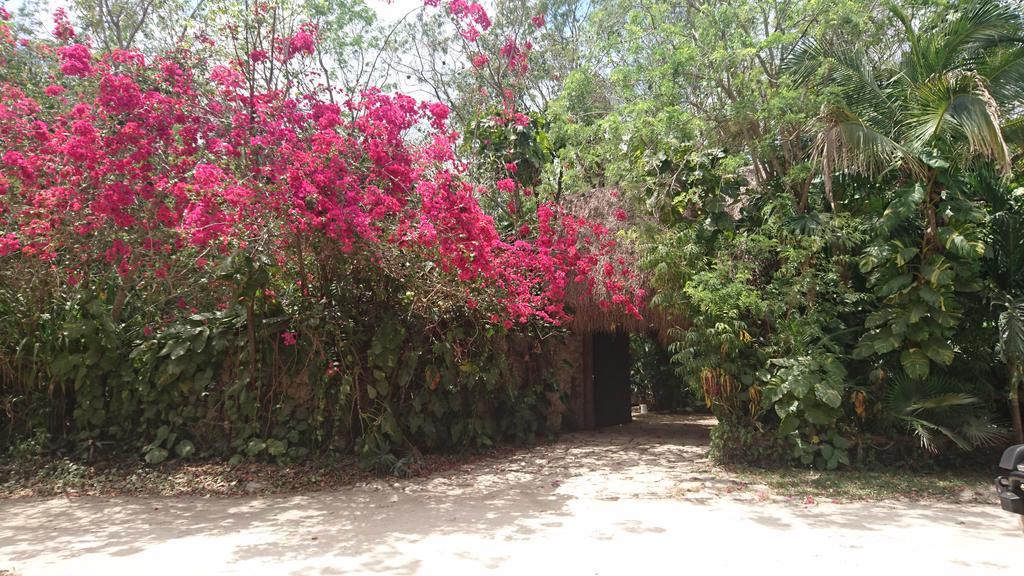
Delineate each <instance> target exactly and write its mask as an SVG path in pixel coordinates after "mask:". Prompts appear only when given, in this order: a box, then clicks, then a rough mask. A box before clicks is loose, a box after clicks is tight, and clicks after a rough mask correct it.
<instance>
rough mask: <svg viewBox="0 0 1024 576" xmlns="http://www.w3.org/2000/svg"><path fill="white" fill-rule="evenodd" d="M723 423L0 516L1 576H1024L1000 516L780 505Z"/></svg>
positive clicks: (659, 422) (943, 509)
mask: <svg viewBox="0 0 1024 576" xmlns="http://www.w3.org/2000/svg"><path fill="white" fill-rule="evenodd" d="M711 424H712V422H711V421H709V420H706V419H700V418H696V417H664V416H653V415H647V416H645V417H644V419H643V420H641V421H638V422H634V423H633V424H630V425H627V426H623V427H619V428H615V429H609V430H605V431H601V432H594V433H580V434H573V435H568V436H566V437H564V438H563V439H561V440H560V441H559V442H557V443H555V444H551V445H546V446H541V447H538V448H535V449H532V450H525V451H521V452H518V453H516V454H515V455H513V456H511V457H508V458H503V459H490V460H485V461H481V462H476V463H472V464H466V465H464V466H462V467H459V468H457V469H455V470H452V471H450V472H447V473H445V474H444V475H440V476H435V477H432V478H426V479H415V480H404V481H377V482H373V483H370V484H364V485H360V486H355V487H352V488H351V489H346V490H340V491H334V492H323V493H313V494H307V495H298V496H275V497H245V498H180V497H179V498H74V499H67V498H57V499H47V500H38V499H35V500H10V501H6V502H0V575H7V574H17V575H20V576H35V575H41V574H68V575H71V574H76V575H77V574H87V575H93V574H95V575H108V574H125V575H133V576H134V575H144V576H153V575H160V574H173V575H175V576H180V575H183V574H188V575H192V574H200V575H201V574H246V575H262V574H268V575H269V574H274V575H281V574H295V575H314V574H399V575H401V574H446V575H461V574H480V573H484V572H494V573H503V574H532V575H536V576H540V575H542V574H559V575H571V574H587V575H590V574H629V573H638V572H639V571H651V570H653V572H649V573H651V574H685V573H688V572H691V571H693V570H701V569H706V570H714V573H721V574H733V573H738V574H810V573H812V571H813V572H815V573H822V574H825V573H827V574H830V575H834V574H857V575H858V576H864V575H865V574H873V573H874V574H879V575H881V574H892V573H911V574H928V575H929V576H936V575H943V574H963V575H968V574H970V575H977V574H1021V570H1022V565H1021V564H1020V558H1021V555H1020V550H1021V549H1022V548H1021V546H1022V545H1024V536H1022V535H1021V533H1020V530H1019V528H1018V526H1017V524H1016V520H1015V519H1014V518H1013V517H1012V516H1011V515H1009V514H1006V513H1004V512H1003V511H1001V510H1000V509H999V508H998V506H997V505H995V504H992V505H984V504H967V505H955V504H929V503H926V502H916V503H907V502H882V503H878V502H876V503H846V504H843V503H833V502H827V501H826V502H814V503H813V504H812V503H805V502H804V501H794V500H788V499H785V498H781V497H775V496H771V495H770V494H768V493H767V491H766V489H764V488H763V487H759V486H756V485H747V484H745V483H744V482H743V479H742V478H733V477H728V476H727V475H723V474H722V473H721V472H719V471H716V469H715V468H714V467H713V466H712V465H711V463H710V462H709V461H708V460H707V447H706V443H707V432H708V428H709V427H710V425H711ZM5 571H6V572H5Z"/></svg>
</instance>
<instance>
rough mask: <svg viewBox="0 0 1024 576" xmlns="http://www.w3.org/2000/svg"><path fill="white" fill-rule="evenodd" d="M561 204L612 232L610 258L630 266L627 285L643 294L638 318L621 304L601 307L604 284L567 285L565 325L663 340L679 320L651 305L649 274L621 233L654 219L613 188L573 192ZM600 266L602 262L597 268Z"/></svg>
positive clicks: (580, 330)
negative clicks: (570, 316) (568, 316)
mask: <svg viewBox="0 0 1024 576" xmlns="http://www.w3.org/2000/svg"><path fill="white" fill-rule="evenodd" d="M562 205H563V206H564V207H565V208H566V210H568V212H569V213H570V214H572V215H573V216H577V217H580V218H585V219H586V220H587V221H588V222H593V223H596V224H601V225H603V226H604V227H605V228H607V229H608V230H609V231H611V233H612V235H613V236H614V237H615V239H616V245H615V248H614V249H613V251H612V253H611V255H610V259H611V260H614V261H615V262H613V263H614V264H616V266H617V265H618V260H619V259H620V258H621V259H622V260H623V261H624V262H625V263H626V265H627V266H629V267H630V268H632V270H633V271H634V272H635V274H636V275H635V277H634V278H633V279H632V280H631V281H630V282H629V284H628V288H629V289H631V290H632V291H633V292H634V293H636V292H639V291H640V290H643V291H644V294H645V295H644V298H643V303H644V305H643V307H642V308H641V311H640V312H641V316H642V318H637V317H635V316H634V315H632V314H629V313H627V312H626V311H625V310H624V309H623V308H622V307H621V306H617V305H611V306H602V305H601V304H600V303H601V302H603V301H604V302H607V301H609V300H610V298H608V295H607V294H606V293H605V289H604V287H603V286H600V285H598V286H597V287H595V288H594V290H593V291H588V290H587V287H586V286H585V285H583V284H581V283H576V284H574V285H573V286H572V287H570V289H569V293H568V295H567V300H568V303H569V306H570V308H571V310H572V314H573V320H572V322H571V323H569V325H568V327H569V328H570V329H572V330H574V331H577V332H606V331H612V330H615V329H619V328H621V329H623V330H625V331H627V332H633V333H648V334H652V333H653V334H657V335H658V337H659V338H661V339H663V340H664V339H665V338H666V336H667V333H668V330H669V329H670V328H673V327H676V326H680V325H681V323H680V322H679V321H677V320H676V319H673V318H671V317H670V316H669V315H668V314H666V313H665V312H664V311H663V310H660V309H658V308H654V307H652V306H651V305H650V303H651V297H652V296H653V292H654V291H653V290H652V289H651V286H650V274H649V273H647V272H646V271H644V270H641V267H640V252H639V250H638V249H637V246H636V244H635V243H634V241H633V240H632V239H630V238H628V237H626V235H625V234H624V233H623V231H625V230H626V229H628V228H631V227H635V226H640V225H644V224H654V221H653V220H652V219H650V218H644V217H643V216H642V215H640V214H639V212H638V211H637V210H636V209H634V207H632V206H631V205H630V202H629V201H628V200H627V199H626V198H625V197H624V196H623V195H622V194H619V193H618V191H616V190H615V189H612V188H596V189H593V190H590V191H589V192H586V193H583V194H574V195H572V196H570V197H569V198H566V199H563V201H562ZM603 266H604V262H603V261H602V262H601V263H600V264H599V265H598V268H599V269H600V268H601V267H603ZM599 284H600V283H599Z"/></svg>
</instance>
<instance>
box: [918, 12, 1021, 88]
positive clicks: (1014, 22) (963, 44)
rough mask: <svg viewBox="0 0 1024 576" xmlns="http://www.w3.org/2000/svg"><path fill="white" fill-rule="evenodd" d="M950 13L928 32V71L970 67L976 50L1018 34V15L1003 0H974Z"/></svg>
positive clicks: (1015, 39) (1011, 40) (1017, 37)
mask: <svg viewBox="0 0 1024 576" xmlns="http://www.w3.org/2000/svg"><path fill="white" fill-rule="evenodd" d="M954 14H955V16H954V17H953V18H951V19H948V20H945V21H944V22H943V24H942V25H940V26H938V27H937V28H936V29H934V30H932V31H931V33H930V34H928V40H929V42H928V44H929V48H930V50H929V52H930V53H929V54H928V56H927V58H926V60H927V61H929V63H930V64H931V65H932V66H933V67H934V69H933V70H931V71H930V72H932V73H935V72H939V71H944V70H955V69H973V68H974V67H975V66H976V65H977V64H978V62H977V56H978V54H979V53H981V52H983V51H985V50H987V49H990V48H992V47H993V46H999V45H1006V44H1008V43H1019V42H1020V40H1021V38H1022V34H1021V30H1022V29H1024V28H1022V21H1021V15H1020V13H1019V12H1018V11H1017V10H1014V9H1013V8H1012V7H1010V6H1009V5H1008V4H1006V3H1005V2H999V1H995V0H974V1H973V2H969V3H966V5H964V6H963V7H962V8H961V9H960V10H958V11H956V12H955V13H954Z"/></svg>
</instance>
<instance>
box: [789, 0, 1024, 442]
mask: <svg viewBox="0 0 1024 576" xmlns="http://www.w3.org/2000/svg"><path fill="white" fill-rule="evenodd" d="M888 9H889V12H890V13H891V14H892V16H893V17H894V18H895V20H896V21H897V22H898V23H899V26H898V27H897V31H896V38H895V39H894V40H895V41H894V46H896V47H897V51H898V52H899V56H898V57H897V58H894V59H882V61H881V62H878V61H874V62H873V61H872V59H871V58H869V56H868V55H867V53H866V52H865V51H864V49H862V48H861V47H859V46H856V45H851V44H849V43H846V42H842V41H827V40H826V41H820V40H808V41H806V42H804V43H802V44H801V45H800V46H798V48H797V49H796V50H795V51H794V55H793V56H792V57H791V58H790V59H789V61H788V62H787V64H786V69H787V70H788V71H789V72H790V73H791V74H793V75H794V76H795V78H796V79H797V81H798V82H800V83H802V84H804V85H807V84H810V83H816V84H818V86H819V87H821V88H823V89H827V90H829V91H831V92H832V93H833V94H835V95H836V98H835V103H834V104H832V105H829V106H826V107H825V108H824V109H823V110H822V114H821V116H820V121H821V126H822V129H821V131H820V134H819V136H818V138H817V143H816V146H815V152H814V157H815V159H816V160H817V163H818V165H819V168H820V170H821V173H822V176H823V180H824V189H825V195H826V197H827V198H828V200H829V202H832V179H833V176H834V175H836V174H849V173H860V174H867V175H872V176H882V175H883V174H884V175H885V176H886V177H887V180H888V181H889V182H893V183H894V184H895V185H896V186H898V187H902V188H904V189H912V190H913V193H912V194H906V195H905V198H904V200H903V201H902V203H898V202H894V203H893V205H892V206H891V207H890V210H893V208H895V209H896V211H897V212H900V211H902V212H904V213H913V212H915V211H919V213H920V214H921V217H922V218H921V225H920V230H921V232H920V238H919V239H918V240H917V241H915V242H913V243H912V244H905V243H904V241H903V239H901V240H899V241H895V242H892V243H891V244H892V245H895V246H896V247H897V248H899V249H901V250H902V249H903V247H905V249H906V250H907V252H906V254H909V255H910V256H908V257H907V258H914V257H916V268H913V269H911V268H908V264H907V262H906V260H907V258H904V257H903V256H902V255H901V256H900V257H899V258H900V261H899V262H895V263H890V264H893V265H891V266H889V268H888V270H887V271H885V272H881V273H877V274H876V278H881V279H882V281H883V282H884V281H885V280H887V279H892V278H894V277H896V282H897V284H894V286H895V287H896V289H898V290H899V291H900V292H899V295H894V296H891V297H890V296H889V294H891V292H890V293H887V294H884V295H885V296H886V297H887V303H886V306H889V308H890V311H892V312H893V314H892V315H890V316H889V318H890V319H893V318H896V317H897V315H898V314H899V313H900V312H901V311H903V310H908V309H912V308H913V309H915V310H918V311H920V310H929V312H927V313H924V314H922V313H920V312H915V315H916V318H918V319H921V317H922V316H923V317H924V318H923V319H921V321H922V322H926V323H927V322H931V320H929V319H928V317H929V316H934V317H935V318H938V317H941V316H946V317H947V318H948V310H946V308H945V306H944V305H942V304H941V298H940V297H939V296H937V295H936V292H935V290H936V289H940V288H944V289H946V290H947V291H948V290H953V288H952V287H951V286H950V285H949V284H950V283H949V282H946V284H947V285H946V286H944V287H943V286H939V285H938V284H937V283H936V280H935V278H936V276H932V277H929V275H928V274H927V273H926V271H937V270H941V269H942V268H943V267H948V266H949V265H950V262H951V261H953V260H955V259H956V258H957V257H960V256H964V255H970V253H971V251H972V250H973V251H974V255H975V256H976V255H977V254H978V253H979V252H980V248H981V247H982V245H981V244H980V243H976V244H974V245H973V246H971V245H969V244H970V243H969V242H968V241H967V240H966V239H965V238H964V237H963V236H962V235H960V234H959V233H956V234H951V233H950V230H951V228H948V227H947V226H950V221H951V219H955V218H957V216H958V215H957V214H956V213H955V210H957V209H958V208H956V207H954V206H953V204H952V203H947V204H948V206H949V208H948V209H946V210H943V211H941V213H940V210H939V206H940V204H942V202H943V200H944V194H947V193H950V194H961V193H963V191H964V190H967V191H970V190H971V186H970V185H969V184H965V183H966V179H965V176H966V175H968V174H970V173H972V171H976V170H978V169H985V170H989V169H991V168H994V169H995V170H996V171H997V172H998V173H1000V174H1002V175H1004V176H1006V175H1008V174H1009V173H1010V170H1011V167H1012V163H1013V158H1012V157H1011V153H1010V150H1009V147H1008V145H1007V141H1008V140H1009V141H1010V142H1011V143H1013V142H1017V143H1020V142H1021V138H1022V135H1024V118H1022V117H1021V111H1022V110H1024V16H1022V14H1021V11H1020V9H1019V8H1014V7H1011V6H1010V5H1009V4H1008V3H1006V2H1004V1H1002V0H972V1H969V2H964V3H960V4H958V3H955V2H954V3H952V4H951V5H950V6H949V7H947V8H943V9H939V10H933V11H932V12H930V13H926V14H924V15H919V16H918V17H911V16H910V15H908V14H907V13H906V12H904V11H903V10H902V9H901V8H900V7H899V6H897V5H895V4H889V5H888ZM876 60H877V59H876ZM1008 116H1014V117H1013V118H1010V119H1009V120H1007V117H1008ZM954 187H955V188H957V190H955V191H954V190H951V188H954ZM833 204H834V202H833ZM965 204H966V203H961V204H960V205H961V206H963V205H965ZM950 211H954V212H953V213H952V215H951V214H950ZM888 212H889V211H887V216H888ZM884 219H885V217H883V220H884ZM1011 219H1012V218H1011V217H1010V216H1009V215H1007V216H1006V218H1005V219H1003V220H1000V218H996V217H993V218H992V219H990V222H989V224H990V227H989V229H990V230H991V231H992V235H993V238H992V241H993V251H994V252H996V253H997V254H998V252H999V249H1000V248H999V246H998V245H997V244H998V243H999V242H1000V239H999V236H1000V234H1001V232H1000V228H999V226H1004V225H1008V224H1006V222H1009V221H1010V220H1011ZM1000 222H1002V224H1000ZM1018 224H1019V222H1018ZM1015 230H1016V231H1017V233H1018V234H1019V233H1020V228H1019V227H1018V228H1016V229H1015ZM953 232H956V231H955V230H954V231H953ZM1003 232H1006V231H1005V230H1003ZM1019 235H1020V234H1019ZM1021 236H1024V235H1021ZM915 244H916V246H915ZM1005 245H1006V246H1009V244H1005ZM901 254H902V252H901ZM947 256H948V258H947ZM1014 258H1015V260H1014V262H1015V263H1016V264H1015V265H1016V266H1017V268H1016V272H1015V273H1017V274H1021V273H1024V272H1022V266H1021V262H1020V260H1021V259H1022V258H1024V257H1022V256H1020V254H1019V253H1017V256H1015V257H1014ZM951 259H952V260H951ZM872 266H874V264H871V266H869V269H870V268H871V267H872ZM879 270H881V269H879ZM893 270H896V271H895V272H893ZM911 272H912V273H913V275H912V277H913V280H912V281H911V280H909V278H911V276H908V274H910V273H911ZM1008 273H1009V272H1008ZM886 274H888V276H886ZM897 275H902V277H897ZM996 280H998V279H996ZM900 282H902V283H900ZM911 283H912V284H913V285H908V284H911ZM929 283H930V284H931V285H930V286H926V285H927V284H929ZM993 284H994V288H995V290H994V292H995V293H994V294H992V298H991V299H992V301H993V302H995V303H997V304H1000V305H1001V310H1002V312H1001V313H1000V314H999V318H998V323H999V329H1000V351H1001V353H1002V357H1003V360H1004V361H1005V362H1006V364H1007V367H1008V368H1009V370H1010V394H1009V396H1010V403H1011V414H1012V417H1013V419H1014V428H1015V432H1016V434H1017V436H1018V439H1019V440H1020V441H1022V442H1024V433H1022V427H1021V423H1020V420H1021V418H1020V409H1019V402H1018V400H1017V398H1018V390H1019V388H1020V384H1021V381H1022V371H1024V299H1022V298H1021V295H1022V294H1024V292H1022V291H1020V290H1019V289H1018V290H1012V289H1011V286H1010V285H1000V284H999V282H998V281H995V282H993ZM922 291H924V292H927V295H928V296H929V297H930V299H929V300H928V301H927V302H915V301H913V300H911V299H910V298H916V297H918V296H919V295H920V294H921V293H922ZM882 292H885V289H884V288H883V289H882ZM945 294H951V292H946V293H945ZM901 298H902V300H901ZM936 301H939V302H940V305H939V306H938V307H936V306H934V305H935V303H936ZM926 305H927V306H931V307H932V308H928V307H927V306H926ZM887 313H888V312H887ZM954 314H955V312H954ZM917 321H918V320H916V319H915V320H912V322H917ZM951 322H952V321H951ZM875 325H879V323H877V322H876V324H875ZM951 325H952V324H950V323H949V322H947V323H945V324H942V323H938V324H936V323H934V322H933V323H932V325H930V326H928V325H925V324H922V325H921V326H922V327H919V328H918V329H917V333H918V336H921V337H917V338H915V337H912V336H910V335H907V336H905V337H904V336H903V335H902V334H903V331H906V324H904V325H903V326H902V328H901V331H900V336H899V338H900V340H898V341H897V343H898V345H900V346H903V352H902V354H901V362H902V363H903V366H904V369H906V370H907V371H908V372H912V373H913V375H915V376H916V377H923V376H927V374H928V366H929V361H935V362H939V363H943V364H948V363H949V362H951V361H952V359H953V349H952V347H950V346H949V345H948V343H946V342H945V340H946V339H947V338H948V337H949V336H950V330H949V327H950V326H951ZM892 334H893V332H889V333H884V332H883V331H879V330H876V331H875V332H874V334H873V335H874V336H876V337H879V338H880V339H885V337H888V338H889V339H892ZM871 335H872V333H871V332H869V336H871ZM922 335H923V336H922ZM863 342H867V343H869V344H870V343H871V342H869V340H868V339H867V337H866V339H865V341H863ZM863 342H862V343H863ZM895 347H896V344H894V345H892V346H888V347H886V346H880V347H879V346H876V347H875V350H876V352H877V351H878V350H879V349H881V350H892V349H893V348H895ZM864 348H865V350H868V352H867V353H870V350H871V346H870V345H869V346H866V347H864Z"/></svg>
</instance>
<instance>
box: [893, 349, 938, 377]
mask: <svg viewBox="0 0 1024 576" xmlns="http://www.w3.org/2000/svg"><path fill="white" fill-rule="evenodd" d="M900 364H902V365H903V370H904V371H905V372H906V373H907V376H910V377H911V378H917V379H924V378H927V377H928V372H929V369H930V364H931V363H930V362H929V361H928V355H927V354H925V353H924V352H923V351H922V350H921V349H920V348H910V349H907V350H904V351H903V352H901V353H900Z"/></svg>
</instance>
